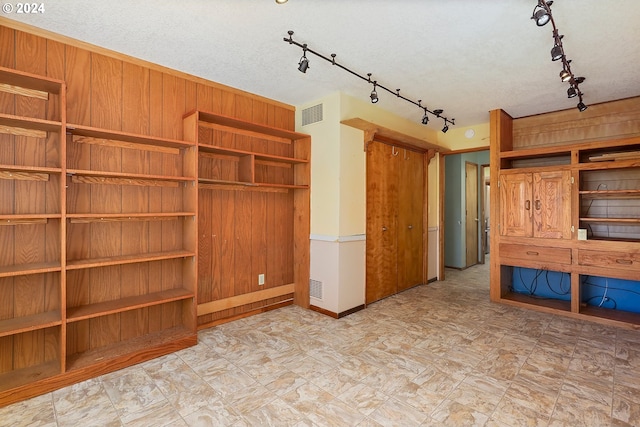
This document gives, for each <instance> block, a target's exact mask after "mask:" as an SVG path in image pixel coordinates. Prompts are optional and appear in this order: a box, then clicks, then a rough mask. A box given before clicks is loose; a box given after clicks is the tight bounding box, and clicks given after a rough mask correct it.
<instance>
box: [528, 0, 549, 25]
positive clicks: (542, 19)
mask: <svg viewBox="0 0 640 427" xmlns="http://www.w3.org/2000/svg"><path fill="white" fill-rule="evenodd" d="M552 4H553V2H552V1H548V2H544V1H543V0H539V1H538V5H537V6H536V7H535V8H534V9H533V16H531V19H534V20H535V21H536V25H537V26H538V27H542V26H544V25H547V23H548V22H549V21H550V20H551V14H550V13H549V11H548V9H549V6H551V5H552Z"/></svg>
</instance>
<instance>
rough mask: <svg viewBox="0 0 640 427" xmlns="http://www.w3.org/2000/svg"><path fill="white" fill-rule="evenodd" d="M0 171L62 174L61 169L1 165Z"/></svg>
mask: <svg viewBox="0 0 640 427" xmlns="http://www.w3.org/2000/svg"><path fill="white" fill-rule="evenodd" d="M0 171H4V172H22V173H27V174H28V173H33V174H62V169H61V168H47V167H40V166H18V165H0Z"/></svg>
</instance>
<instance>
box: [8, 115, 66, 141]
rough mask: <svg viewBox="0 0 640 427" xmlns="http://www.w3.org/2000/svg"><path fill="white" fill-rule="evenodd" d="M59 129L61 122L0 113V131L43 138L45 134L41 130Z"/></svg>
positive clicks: (58, 130)
mask: <svg viewBox="0 0 640 427" xmlns="http://www.w3.org/2000/svg"><path fill="white" fill-rule="evenodd" d="M61 130H62V123H61V122H56V121H52V120H44V119H36V118H33V117H23V116H14V115H13V114H3V113H0V132H2V133H9V134H12V135H23V136H32V137H35V138H44V137H46V134H43V132H60V131H61Z"/></svg>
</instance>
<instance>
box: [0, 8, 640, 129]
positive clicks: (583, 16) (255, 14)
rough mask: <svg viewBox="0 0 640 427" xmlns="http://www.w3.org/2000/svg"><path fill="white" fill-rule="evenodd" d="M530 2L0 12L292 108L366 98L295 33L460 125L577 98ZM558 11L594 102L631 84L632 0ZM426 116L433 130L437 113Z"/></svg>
mask: <svg viewBox="0 0 640 427" xmlns="http://www.w3.org/2000/svg"><path fill="white" fill-rule="evenodd" d="M536 3H537V0H448V1H443V0H439V1H436V0H395V1H392V0H387V1H382V0H368V1H365V0H289V1H288V3H286V4H284V5H278V4H276V3H275V1H274V0H174V1H166V0H161V1H159V0H137V1H132V0H109V1H86V0H55V1H48V2H47V1H45V2H44V7H45V12H44V13H43V14H30V15H24V14H23V15H19V14H16V13H15V12H14V13H10V14H4V16H5V17H8V18H10V19H15V20H19V21H22V22H25V23H27V24H30V25H33V26H35V27H39V28H43V29H46V30H50V31H53V32H55V33H59V34H62V35H65V36H69V37H72V38H75V39H80V40H83V41H86V42H88V43H91V44H95V45H98V46H102V47H105V48H108V49H112V50H115V51H117V52H121V53H124V54H127V55H131V56H135V57H138V58H142V59H145V60H148V61H151V62H154V63H157V64H161V65H164V66H167V67H170V68H173V69H177V70H180V71H184V72H186V73H190V74H193V75H197V76H200V77H203V78H206V79H210V80H213V81H216V82H219V83H222V84H225V85H228V86H232V87H235V88H238V89H242V90H245V91H248V92H252V93H255V94H259V95H262V96H265V97H268V98H271V99H275V100H278V101H281V102H284V103H288V104H291V105H295V106H301V105H304V104H308V103H310V102H314V101H316V100H318V99H319V98H321V97H323V96H325V95H327V94H329V93H332V92H336V91H341V92H344V93H346V94H348V95H351V96H354V97H357V98H361V99H363V100H368V96H369V93H370V91H371V86H370V85H369V84H367V83H366V82H364V81H362V80H360V79H358V78H356V77H354V76H352V75H350V74H349V73H347V72H345V71H343V70H340V69H339V68H338V67H335V66H332V65H331V64H330V63H328V62H325V61H323V60H321V59H320V58H317V57H314V56H313V55H308V57H309V60H310V68H309V70H308V71H307V73H306V74H303V73H300V72H299V71H298V70H297V63H298V60H299V59H300V57H301V54H302V50H301V49H300V48H298V47H296V46H294V45H290V44H288V43H285V42H284V41H283V38H285V37H287V30H293V31H295V34H294V39H295V40H296V41H299V42H300V43H307V44H308V45H309V47H310V48H311V49H313V50H315V51H318V52H319V53H322V54H323V55H325V56H329V55H330V54H331V53H335V54H336V55H337V56H336V61H337V62H339V63H341V64H342V65H344V66H346V67H348V68H350V69H352V70H354V71H356V72H357V73H359V74H362V75H366V73H372V74H373V78H374V79H376V80H378V81H379V82H380V83H381V84H383V85H385V86H387V87H389V88H392V89H396V88H400V89H401V92H400V93H401V94H402V95H403V96H405V97H407V98H410V99H412V100H414V101H416V100H418V99H421V100H423V102H422V104H423V105H425V106H427V107H428V108H429V109H431V110H433V109H436V108H442V109H444V110H445V111H444V114H443V115H444V116H446V117H449V118H455V119H456V125H457V126H458V127H459V126H471V125H475V124H479V123H485V122H487V121H488V120H489V115H488V111H489V110H492V109H495V108H502V109H504V110H506V111H507V112H508V113H509V114H511V115H512V116H514V117H521V116H526V115H531V114H537V113H543V112H548V111H555V110H562V109H567V108H573V107H575V105H576V103H577V100H576V98H574V99H567V96H566V90H567V88H568V84H567V83H562V82H561V81H560V78H559V77H558V73H559V72H560V69H561V65H560V64H559V63H558V62H552V61H551V59H550V58H551V57H550V50H551V48H552V47H553V38H552V33H551V31H552V28H551V25H550V24H549V25H547V26H545V27H537V26H536V25H535V23H534V22H533V21H532V20H531V19H530V17H531V14H532V12H533V9H534V7H535V5H536ZM552 11H553V16H554V19H555V21H556V24H557V26H558V29H559V30H560V34H564V35H565V37H564V39H563V43H564V48H565V52H566V54H567V57H568V58H569V59H571V60H572V63H571V67H572V70H573V72H574V73H575V75H576V76H584V77H586V81H585V82H584V83H583V84H582V85H581V86H580V87H581V89H582V91H583V92H584V94H585V98H584V102H585V103H586V104H587V105H589V104H594V103H599V102H605V101H609V100H614V99H620V98H627V97H631V96H638V95H640V25H639V23H640V1H638V0H615V1H611V0H608V1H605V0H556V1H555V2H554V3H553V5H552ZM379 96H380V102H379V103H378V104H377V105H378V106H379V107H381V108H383V109H385V110H388V111H391V112H394V113H396V114H398V115H400V116H403V117H406V118H408V119H410V120H416V121H419V120H420V118H421V116H422V114H421V110H419V109H418V107H416V106H413V105H411V104H409V103H407V102H405V101H402V100H399V99H398V98H397V97H395V96H394V95H391V94H388V93H382V92H381V91H379ZM429 126H433V127H434V128H436V129H440V128H441V127H442V121H441V120H437V121H436V120H433V117H432V120H431V122H430V124H429Z"/></svg>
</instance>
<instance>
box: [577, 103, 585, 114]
mask: <svg viewBox="0 0 640 427" xmlns="http://www.w3.org/2000/svg"><path fill="white" fill-rule="evenodd" d="M586 109H587V106H586V105H584V102H582V101H580V102H578V110H580V112H583V111H584V110H586Z"/></svg>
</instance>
